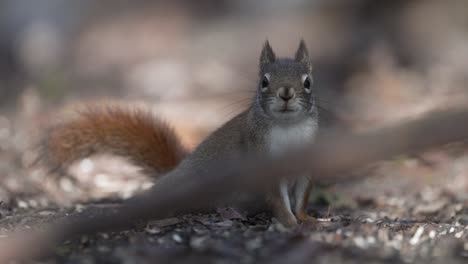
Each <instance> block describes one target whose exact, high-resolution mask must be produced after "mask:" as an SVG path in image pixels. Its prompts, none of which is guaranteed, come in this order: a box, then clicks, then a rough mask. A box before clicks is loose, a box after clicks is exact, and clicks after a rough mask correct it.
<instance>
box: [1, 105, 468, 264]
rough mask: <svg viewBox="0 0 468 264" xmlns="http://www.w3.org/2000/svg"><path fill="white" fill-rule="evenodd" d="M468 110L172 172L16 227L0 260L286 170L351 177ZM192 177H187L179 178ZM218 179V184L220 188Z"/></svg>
mask: <svg viewBox="0 0 468 264" xmlns="http://www.w3.org/2000/svg"><path fill="white" fill-rule="evenodd" d="M466 120H468V111H450V112H439V113H432V114H430V116H429V117H426V118H423V119H420V120H415V121H411V122H408V123H405V124H401V125H397V126H394V127H391V128H386V129H382V130H379V131H373V132H368V133H363V134H358V135H351V134H345V133H343V132H340V131H330V132H329V133H327V134H326V135H324V136H323V138H321V139H320V140H319V141H318V143H316V144H315V145H313V146H307V147H305V148H304V149H302V150H297V151H293V152H291V153H288V154H286V155H284V156H282V157H279V158H277V159H270V158H264V157H258V156H249V157H246V158H244V159H242V160H235V161H224V162H216V163H213V166H212V167H210V168H207V170H206V173H204V174H203V175H197V172H196V171H192V172H190V173H189V174H184V175H178V174H177V173H173V174H171V177H163V178H161V180H160V181H159V182H158V183H157V184H156V185H155V186H154V187H153V188H152V189H150V190H149V191H147V192H146V193H143V194H142V195H139V196H136V197H134V198H132V199H130V200H128V201H127V202H125V203H124V204H123V205H122V206H121V207H119V208H116V209H112V210H109V211H108V212H106V213H105V214H102V215H99V216H97V217H90V216H89V215H87V214H86V212H82V213H79V214H77V215H72V216H69V217H66V218H64V219H63V220H62V221H60V222H59V223H57V224H51V225H49V226H48V227H47V228H46V229H45V230H43V231H33V232H20V233H13V234H11V235H9V236H8V238H4V239H2V240H0V263H7V261H9V260H23V259H31V258H37V257H39V256H44V255H46V254H48V253H50V251H51V250H52V249H53V248H54V247H55V246H56V245H57V244H59V243H60V242H62V241H64V240H67V239H72V238H74V237H77V236H80V235H84V234H93V233H96V232H105V231H117V230H122V229H125V228H129V227H132V226H133V225H134V223H135V222H136V221H146V220H149V219H154V218H163V217H168V216H171V215H173V214H183V213H188V212H193V211H204V210H209V209H211V208H212V205H213V203H212V201H219V200H221V201H222V200H223V199H225V198H226V197H227V196H228V195H229V194H230V193H233V192H235V191H238V190H246V191H251V192H261V191H262V189H263V188H265V186H267V185H269V184H272V183H274V182H275V180H277V179H278V178H280V177H285V176H287V175H300V174H301V173H306V172H309V173H310V174H311V175H312V178H313V180H315V181H317V182H326V183H333V182H339V181H342V180H347V179H349V177H351V176H350V174H349V172H350V171H352V170H353V169H356V168H360V167H362V166H364V165H367V164H369V163H372V162H375V161H378V160H382V159H387V158H391V157H393V156H395V155H398V154H408V153H415V152H419V151H424V150H426V149H429V148H433V147H437V146H441V145H444V144H447V143H451V142H457V141H461V140H465V139H467V138H468V123H467V122H466ZM180 177H183V179H193V180H191V181H184V182H183V184H180V181H179V178H180ZM213 186H216V188H213Z"/></svg>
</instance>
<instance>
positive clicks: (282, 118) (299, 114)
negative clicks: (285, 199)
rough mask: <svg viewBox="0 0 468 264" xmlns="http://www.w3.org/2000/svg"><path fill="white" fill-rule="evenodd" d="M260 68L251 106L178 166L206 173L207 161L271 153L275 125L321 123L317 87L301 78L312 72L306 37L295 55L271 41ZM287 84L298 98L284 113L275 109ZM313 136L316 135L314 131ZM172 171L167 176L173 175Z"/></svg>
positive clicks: (251, 200)
mask: <svg viewBox="0 0 468 264" xmlns="http://www.w3.org/2000/svg"><path fill="white" fill-rule="evenodd" d="M259 68H260V71H259V81H258V85H257V88H256V94H255V98H253V100H252V104H251V105H250V107H249V108H248V109H247V110H245V111H244V112H242V113H240V114H239V115H237V116H236V117H234V118H233V119H231V120H230V121H228V122H227V123H226V124H224V125H223V126H222V127H220V128H219V129H218V130H216V131H215V132H214V133H212V134H211V135H210V136H209V137H208V138H206V139H205V140H204V141H203V142H202V143H201V144H200V145H199V146H198V147H197V148H196V149H195V150H194V151H193V153H192V154H191V155H188V157H187V158H186V159H185V160H183V161H182V163H181V164H180V165H179V166H178V167H177V168H176V170H178V171H180V170H198V171H199V172H200V173H203V169H204V168H206V167H207V166H206V165H207V163H209V162H212V161H214V160H217V159H220V158H222V159H226V158H229V157H235V156H238V155H242V154H245V153H267V154H268V153H269V145H270V144H271V142H270V137H269V136H270V132H271V131H272V129H273V128H274V127H275V126H282V127H286V128H287V127H288V126H293V125H295V124H298V123H301V122H304V121H305V120H309V121H311V120H312V121H313V123H315V124H316V123H318V112H317V107H316V105H315V97H314V96H315V93H314V89H313V88H312V89H311V90H312V92H310V93H306V92H305V91H304V87H303V83H302V80H301V76H303V75H304V74H309V75H311V74H312V73H311V67H310V60H309V57H308V53H307V49H306V47H305V44H304V42H303V41H302V42H301V45H300V46H299V49H298V51H297V52H296V58H295V59H290V58H276V55H275V54H274V52H273V50H272V49H271V46H270V44H269V43H268V41H267V42H266V43H265V45H264V47H263V50H262V52H261V55H260V67H259ZM265 73H269V75H270V83H269V86H268V89H267V91H265V92H262V89H261V88H262V87H261V86H262V78H263V76H264V74H265ZM284 87H287V88H291V89H292V90H294V93H295V98H294V102H291V105H294V107H295V108H294V107H293V108H294V109H295V110H294V112H287V113H282V112H277V111H276V110H275V109H277V108H275V107H276V106H278V105H281V104H282V103H283V104H284V102H283V101H281V99H280V98H278V91H279V90H280V89H281V88H284ZM275 111H276V112H275ZM313 133H315V131H313ZM310 136H311V137H313V135H312V134H311V135H310ZM171 174H172V173H170V174H169V175H167V177H170V176H171ZM237 195H238V196H241V195H244V194H237ZM254 196H255V197H254ZM254 196H245V197H246V199H247V200H246V203H247V204H248V205H249V206H248V207H249V208H253V207H254V206H253V204H256V205H257V204H263V203H262V201H260V203H257V202H259V201H258V195H254ZM255 199H256V200H255ZM234 200H235V201H236V203H237V204H239V202H238V200H239V197H233V201H234ZM254 200H255V201H254ZM260 200H261V199H260ZM254 202H255V203H254ZM249 203H250V204H249Z"/></svg>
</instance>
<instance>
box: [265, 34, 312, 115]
mask: <svg viewBox="0 0 468 264" xmlns="http://www.w3.org/2000/svg"><path fill="white" fill-rule="evenodd" d="M259 77H260V78H259V81H258V88H257V93H256V97H257V98H256V103H257V104H258V106H260V107H261V109H262V110H263V112H264V113H265V114H266V115H268V116H269V117H271V118H273V119H275V120H278V121H285V122H289V121H296V120H300V119H302V118H303V117H306V116H308V115H316V114H317V110H316V106H315V100H314V97H315V92H314V89H313V88H312V84H313V79H312V64H311V62H310V59H309V53H308V51H307V47H306V45H305V43H304V41H303V40H301V42H300V44H299V48H298V49H297V51H296V55H295V57H294V58H293V59H292V58H277V57H276V55H275V53H274V52H273V49H272V48H271V46H270V43H269V42H268V41H266V42H265V45H264V46H263V49H262V53H261V55H260V75H259Z"/></svg>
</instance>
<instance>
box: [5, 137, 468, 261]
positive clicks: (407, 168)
mask: <svg viewBox="0 0 468 264" xmlns="http://www.w3.org/2000/svg"><path fill="white" fill-rule="evenodd" d="M467 153H468V152H467V151H466V150H465V147H460V146H452V147H448V148H443V149H438V150H433V151H431V152H428V153H425V154H422V155H421V156H416V157H400V158H398V159H395V160H392V161H387V162H381V163H379V164H376V165H374V166H373V167H372V168H368V169H366V170H364V171H361V172H357V173H361V174H363V176H366V177H364V178H362V179H360V180H353V181H350V182H346V183H342V184H339V185H335V186H331V187H328V188H326V189H323V188H322V189H320V188H316V189H315V190H314V192H313V195H312V197H311V200H310V207H309V212H310V214H311V215H313V216H315V217H316V218H317V222H316V223H313V224H312V223H308V224H303V225H301V226H299V227H297V228H295V229H290V230H288V229H285V228H283V227H282V226H281V225H280V224H278V223H277V222H276V221H275V220H274V219H273V220H272V218H271V216H270V215H269V214H268V213H264V214H260V215H255V216H246V215H245V214H244V213H243V212H238V211H236V210H235V209H232V208H219V209H218V211H217V212H213V213H212V214H194V215H185V216H180V217H176V218H169V219H160V220H155V221H150V222H148V223H136V224H135V227H134V228H133V229H130V230H126V231H123V232H114V233H99V234H96V235H92V236H83V237H80V238H78V239H74V240H71V241H66V242H65V243H63V244H62V245H60V246H59V247H57V248H56V249H55V252H54V253H53V254H52V255H51V256H49V257H47V258H44V259H42V260H40V261H39V262H34V263H155V262H156V263H364V262H365V263H408V262H412V263H413V262H415V263H428V262H431V263H444V264H447V263H466V261H467V260H468V192H467V190H468V177H467V173H468V155H467ZM1 155H2V159H0V160H1V164H0V166H1V167H0V168H1V170H2V172H3V174H2V175H3V177H4V178H3V179H2V181H1V183H2V184H1V185H0V191H1V192H0V195H1V199H2V201H1V204H0V239H1V237H5V236H6V233H7V232H8V231H11V230H16V229H40V228H41V227H42V226H44V225H45V224H50V223H53V222H54V221H57V220H58V219H61V218H63V217H64V216H68V215H73V214H75V213H77V212H82V211H83V210H85V209H87V211H88V212H89V214H90V216H91V217H92V216H93V215H98V214H100V213H102V212H103V210H106V209H109V208H112V207H115V206H117V205H119V204H120V203H121V202H122V201H123V199H122V198H121V197H125V196H126V195H127V196H128V193H124V194H123V195H120V198H119V195H118V192H114V195H110V196H108V197H114V198H105V197H106V196H107V195H108V194H106V193H102V192H103V189H104V190H106V187H109V186H110V187H112V188H115V190H122V189H125V188H127V187H128V186H129V185H130V186H145V184H146V185H147V184H148V182H147V180H146V179H144V178H142V177H140V176H135V177H130V176H129V177H127V176H125V177H123V176H121V175H120V178H119V175H118V173H116V176H115V179H113V178H112V177H111V176H109V175H107V174H105V173H103V172H102V171H100V170H102V168H101V169H100V168H99V167H100V166H101V167H105V168H106V169H108V168H109V167H112V166H116V167H119V168H121V167H123V168H124V169H119V171H120V173H121V174H126V169H125V168H126V167H129V165H125V164H123V165H121V164H122V163H121V161H120V160H113V159H112V158H108V157H98V158H96V159H91V160H85V161H83V162H81V163H80V164H78V169H75V170H77V171H80V170H82V171H85V172H86V173H88V174H89V175H91V176H89V177H84V176H83V175H82V178H79V177H78V178H73V177H72V176H63V177H62V178H52V179H50V182H52V183H55V186H56V188H52V187H50V186H49V187H47V188H46V187H44V186H45V184H44V182H45V181H44V180H38V179H35V177H36V178H37V177H38V176H37V173H32V172H29V173H25V172H24V171H25V169H24V168H22V165H21V161H20V158H19V156H18V155H17V154H15V153H14V152H10V153H9V152H3V153H2V154H1ZM90 164H93V165H92V166H91V165H90ZM90 167H92V168H90ZM130 167H131V166H130ZM128 171H131V168H130V169H128ZM75 174H80V173H76V172H75ZM127 174H133V173H130V172H128V173H127ZM22 175H23V176H22ZM47 177H49V176H47ZM90 177H91V179H92V180H91V181H94V182H95V183H97V186H94V187H92V186H91V187H90V186H85V184H84V183H83V182H86V179H87V181H90V180H89V179H90ZM39 178H40V177H39ZM83 179H85V180H83ZM48 185H51V184H50V183H49V184H48ZM52 185H54V184H52ZM99 186H100V188H98V187H99ZM125 186H127V187H125ZM137 189H138V188H137V187H135V190H137ZM109 193H112V192H110V191H109ZM71 194H74V195H71ZM116 194H117V195H116Z"/></svg>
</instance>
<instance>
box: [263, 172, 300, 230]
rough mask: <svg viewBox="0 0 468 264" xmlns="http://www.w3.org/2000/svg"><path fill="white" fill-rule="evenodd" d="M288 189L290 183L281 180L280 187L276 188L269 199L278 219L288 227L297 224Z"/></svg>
mask: <svg viewBox="0 0 468 264" xmlns="http://www.w3.org/2000/svg"><path fill="white" fill-rule="evenodd" d="M288 189H289V186H288V183H287V182H286V181H281V182H280V184H279V188H278V187H275V188H274V190H273V192H272V193H271V196H270V197H269V201H270V203H271V207H272V208H271V209H272V211H273V215H274V216H275V217H276V219H278V221H279V222H280V223H281V224H283V225H284V226H286V227H293V226H296V225H297V219H296V217H295V216H294V214H293V212H292V210H291V202H290V200H289V191H288Z"/></svg>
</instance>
